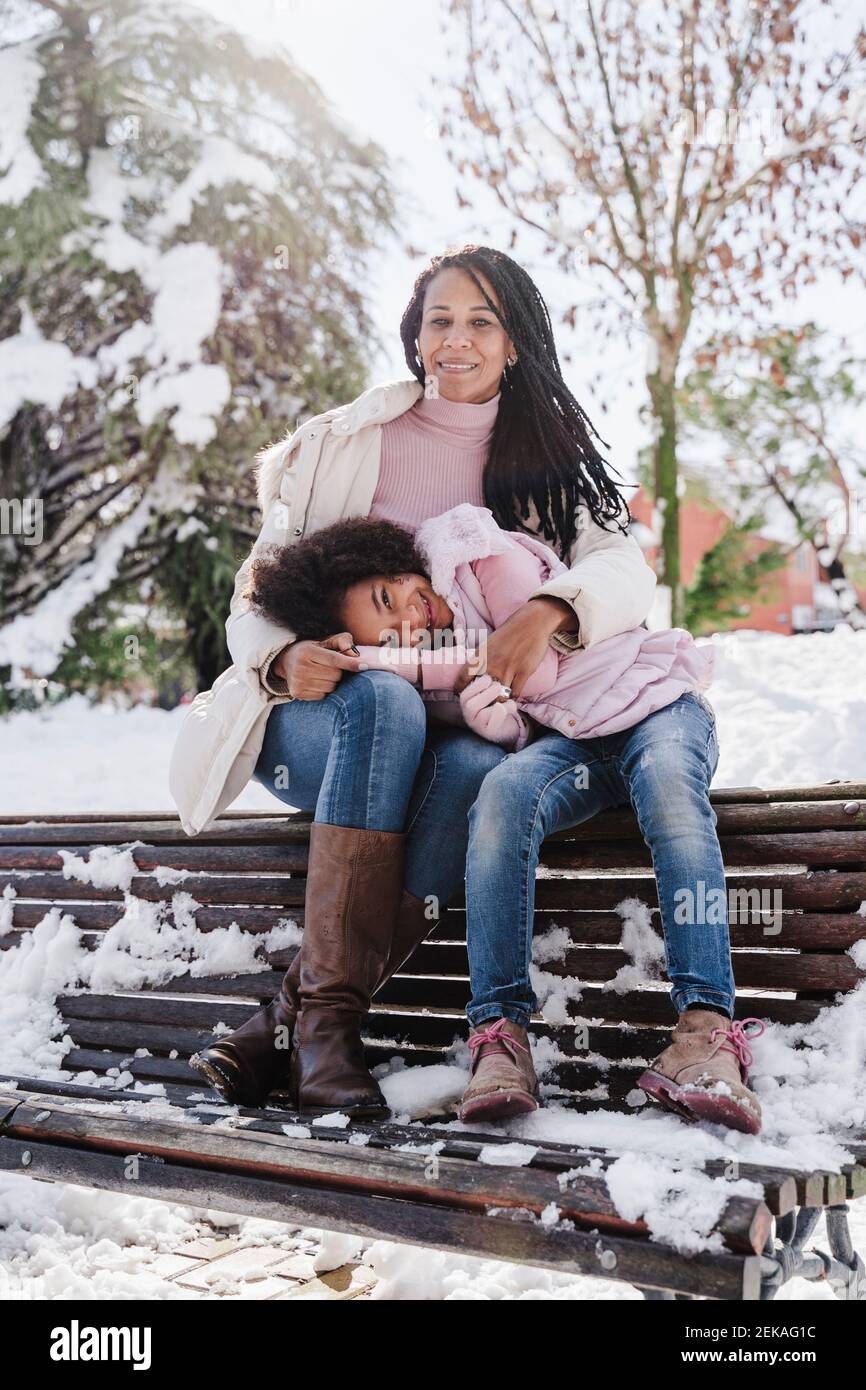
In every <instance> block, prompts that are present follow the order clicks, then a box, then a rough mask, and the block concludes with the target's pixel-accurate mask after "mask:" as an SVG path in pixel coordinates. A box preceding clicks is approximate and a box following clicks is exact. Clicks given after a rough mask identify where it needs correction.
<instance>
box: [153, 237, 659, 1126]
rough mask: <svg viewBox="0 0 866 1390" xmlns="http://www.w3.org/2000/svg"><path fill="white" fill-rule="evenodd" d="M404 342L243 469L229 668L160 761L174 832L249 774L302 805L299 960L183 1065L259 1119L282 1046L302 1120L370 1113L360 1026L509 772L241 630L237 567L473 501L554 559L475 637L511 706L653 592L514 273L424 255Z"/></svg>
mask: <svg viewBox="0 0 866 1390" xmlns="http://www.w3.org/2000/svg"><path fill="white" fill-rule="evenodd" d="M401 337H402V340H403V344H404V350H405V354H406V361H407V364H408V366H409V369H410V371H411V373H412V377H411V378H410V379H409V380H405V379H403V380H398V381H395V382H390V383H387V384H385V385H383V386H378V387H373V388H371V389H370V390H368V391H365V392H364V393H363V394H362V395H361V396H360V397H359V398H358V399H357V400H356V401H355V402H353V403H352V405H350V406H348V407H340V408H337V409H334V410H329V411H327V412H325V413H324V414H323V415H320V416H316V417H315V418H314V419H313V420H311V421H308V422H307V424H305V425H303V426H302V427H301V428H300V429H298V430H296V431H295V433H294V434H293V435H292V436H291V437H290V438H289V439H288V440H287V441H285V442H284V443H282V444H280V445H277V446H274V447H273V448H271V449H270V450H268V451H266V452H265V453H264V454H263V455H262V457H261V460H260V468H259V474H258V495H259V502H260V505H261V508H262V512H263V514H264V522H263V525H262V529H261V533H260V535H259V537H258V539H257V541H256V543H255V545H254V546H253V549H252V551H251V553H250V555H249V556H248V557H247V559H246V560H245V562H244V563H243V565H242V566H241V568H240V570H239V571H238V575H237V579H236V583H235V591H234V596H233V599H232V603H231V613H230V615H229V618H228V620H227V623H226V632H227V638H228V644H229V649H230V651H231V655H232V658H233V665H232V666H231V667H230V668H229V669H228V671H225V672H223V674H222V675H221V676H220V677H219V678H218V680H217V681H216V682H215V684H214V687H213V689H212V690H210V691H206V692H203V693H202V694H201V695H199V696H197V698H196V700H195V701H194V702H193V704H192V705H191V706H190V709H189V711H188V713H187V716H186V719H185V721H184V725H183V727H182V729H181V733H180V735H179V738H178V742H177V744H176V747H175V751H174V755H173V758H172V766H171V770H170V784H171V788H172V794H173V796H174V798H175V800H176V802H177V805H178V809H179V812H180V815H181V820H182V823H183V825H184V828H185V830H186V831H187V833H188V834H197V833H199V832H200V831H201V830H202V829H204V828H205V827H206V826H208V825H209V824H210V823H211V821H212V820H213V818H214V816H216V815H217V814H218V813H219V812H220V811H221V810H223V809H224V808H225V807H226V806H228V805H230V804H231V802H232V801H233V800H234V798H235V797H236V796H237V795H238V793H239V792H240V791H241V789H242V788H243V786H244V785H245V783H246V782H247V781H248V780H249V778H250V776H253V775H255V777H256V778H257V779H258V780H259V781H261V782H262V783H263V784H264V785H266V786H268V787H269V788H270V789H271V790H273V791H274V793H275V795H277V796H278V797H279V798H280V799H281V800H283V801H284V802H286V803H288V804H290V805H292V806H296V807H299V808H301V809H303V810H309V811H312V812H314V821H313V824H312V825H311V828H310V853H309V865H308V876H307V892H306V909H305V918H304V939H303V945H302V948H301V950H300V952H299V953H298V956H297V958H296V961H295V962H294V964H293V967H292V969H290V970H289V971H288V972H287V974H286V977H285V979H284V980H283V984H282V987H281V989H280V993H279V994H278V995H277V997H276V998H275V999H273V1000H272V1001H271V1003H270V1004H268V1005H267V1006H266V1007H265V1008H263V1009H260V1010H259V1011H258V1012H257V1013H256V1014H255V1015H253V1017H252V1018H251V1019H250V1020H248V1022H247V1023H246V1024H245V1025H244V1026H243V1027H242V1028H240V1029H238V1030H237V1032H235V1033H232V1034H230V1035H227V1036H226V1037H224V1038H220V1040H219V1042H217V1043H214V1044H213V1045H212V1046H211V1047H208V1048H206V1049H204V1050H203V1052H201V1053H200V1054H198V1056H197V1057H196V1058H195V1059H193V1065H194V1067H195V1068H196V1070H198V1071H199V1072H200V1074H202V1075H203V1076H205V1077H206V1078H207V1079H208V1080H209V1081H210V1082H211V1083H212V1084H213V1085H214V1086H216V1088H217V1089H218V1090H219V1091H220V1093H221V1094H222V1095H223V1096H224V1097H225V1098H226V1099H228V1100H230V1101H235V1102H242V1103H246V1104H255V1103H260V1102H261V1101H263V1100H264V1099H265V1098H266V1097H267V1095H268V1094H269V1093H270V1091H271V1090H273V1089H274V1088H275V1087H277V1086H285V1085H287V1084H288V1083H289V1072H290V1067H289V1056H290V1050H293V1052H294V1065H293V1068H292V1071H293V1077H294V1083H295V1087H296V1100H297V1104H298V1106H299V1108H300V1109H303V1110H309V1111H310V1112H311V1113H315V1112H316V1111H322V1110H333V1109H341V1110H344V1111H348V1112H350V1113H355V1114H381V1113H386V1111H387V1107H386V1106H385V1103H384V1098H383V1096H382V1093H381V1091H380V1090H379V1087H378V1085H377V1084H376V1083H375V1081H374V1080H373V1078H372V1077H371V1076H370V1074H369V1072H368V1070H367V1068H366V1066H365V1064H364V1059H363V1049H362V1046H361V1037H360V1026H361V1019H362V1018H363V1016H364V1013H365V1012H366V1011H367V1009H368V1007H369V1003H370V999H371V997H372V995H373V993H374V992H375V990H376V989H377V988H379V986H380V985H381V984H382V983H383V982H384V980H386V979H387V978H389V976H390V975H391V974H392V973H393V971H394V970H396V969H397V968H399V966H400V965H401V964H402V962H403V960H404V959H406V957H407V956H408V955H409V954H411V951H412V950H413V949H414V947H415V946H416V945H417V944H418V943H419V942H420V941H421V940H423V938H424V936H426V935H427V933H428V932H429V931H430V930H432V928H433V926H434V925H435V907H436V906H438V905H442V904H444V903H446V902H447V901H448V899H449V898H450V897H451V896H452V895H453V894H454V893H456V892H457V891H458V890H459V889H460V888H461V886H462V883H463V875H464V867H465V854H466V848H467V841H468V830H469V811H470V809H471V807H472V805H473V803H474V802H475V799H476V797H477V795H478V791H479V788H480V787H481V785H482V783H483V782H484V779H485V777H486V776H487V774H488V773H489V772H491V771H492V770H493V769H494V768H495V767H496V766H497V764H498V763H499V762H500V761H501V760H502V758H503V757H505V753H504V750H503V749H501V748H499V747H497V746H496V745H494V744H491V743H489V742H488V741H486V740H485V739H483V738H481V737H479V736H478V735H477V734H475V733H473V732H472V731H471V730H469V729H467V728H466V727H465V726H455V725H454V724H453V723H452V724H451V725H450V726H449V724H448V723H447V722H445V721H446V719H447V716H446V717H445V719H440V720H438V721H435V722H433V723H431V725H429V726H428V722H427V716H426V711H425V709H424V705H423V702H422V701H421V699H420V698H419V696H418V693H417V692H416V691H415V690H414V689H413V688H412V687H411V686H410V685H409V684H408V683H407V682H402V681H395V680H394V679H393V677H392V676H390V675H389V673H387V672H384V671H370V670H367V671H364V670H362V669H360V668H361V665H362V663H361V661H360V658H359V657H357V656H354V655H353V654H352V652H351V650H350V649H351V645H352V637H351V634H349V633H346V632H335V633H322V634H321V636H320V639H319V640H318V641H314V640H302V641H296V640H295V637H296V634H295V633H293V632H292V631H291V630H290V629H287V628H284V627H281V626H280V625H278V624H274V623H271V622H269V621H268V620H267V619H266V618H264V617H262V616H261V615H259V614H256V613H255V612H254V611H253V610H252V607H251V605H250V602H249V600H248V599H247V598H245V597H244V592H245V590H246V589H247V585H248V580H249V572H250V566H251V563H252V561H253V559H254V558H255V557H256V555H257V554H259V553H260V552H261V550H262V549H263V548H264V547H266V546H270V545H272V544H274V543H277V544H282V545H291V544H294V543H296V542H297V541H298V540H300V539H301V538H303V537H304V536H307V535H310V534H312V533H314V532H315V531H317V530H319V529H321V528H322V527H324V526H326V525H328V524H330V523H332V522H334V521H336V520H338V519H339V518H341V517H346V516H353V515H360V516H368V515H369V516H374V517H386V518H390V519H391V520H395V521H398V522H399V523H401V524H402V525H405V526H408V527H410V528H414V527H417V526H418V525H420V524H421V523H422V522H424V521H425V520H427V518H428V517H431V516H434V515H437V514H439V513H441V512H443V511H446V510H447V509H448V508H449V507H451V506H454V505H456V504H457V503H460V502H466V501H468V502H471V503H473V504H475V505H479V506H482V505H484V506H488V507H489V508H490V510H491V512H492V513H493V515H494V517H495V518H496V520H497V522H499V524H500V525H501V526H502V527H503V528H505V529H506V530H515V529H517V530H523V531H525V532H526V533H527V534H531V535H536V536H538V537H539V538H543V539H545V540H547V541H549V542H550V543H551V544H552V545H553V546H554V547H555V548H556V551H557V553H558V554H559V555H561V556H562V558H563V561H564V563H565V564H566V565H567V570H566V571H565V572H564V573H563V574H560V575H557V576H556V577H554V578H553V579H551V580H550V581H549V582H547V583H545V584H543V585H539V587H538V589H537V591H536V592H535V593H533V594H532V595H530V596H528V597H527V600H526V602H525V603H523V604H522V605H521V606H520V608H519V609H518V610H517V611H516V612H515V613H514V614H513V615H512V617H511V618H509V620H508V622H506V623H503V624H502V626H501V627H500V628H499V629H498V630H497V631H496V632H495V633H494V634H493V635H492V636H491V638H490V642H489V645H488V660H489V662H490V668H491V671H493V672H494V673H495V674H496V675H497V676H498V677H500V678H501V679H502V680H503V681H504V682H505V683H507V684H508V685H510V686H511V688H512V689H513V691H514V692H515V694H519V693H520V689H521V688H522V685H523V684H524V682H525V681H526V680H527V679H528V678H529V677H530V676H531V675H532V673H533V671H534V670H535V669H536V667H537V666H538V665H539V664H540V663H541V661H542V660H543V658H544V656H545V654H546V652H547V650H548V648H549V646H550V645H551V644H553V645H554V646H555V647H556V648H557V649H558V650H572V649H574V648H576V647H584V648H591V646H592V645H593V644H594V643H596V642H600V641H603V640H604V639H605V638H607V637H610V636H612V635H613V634H615V633H617V632H622V631H624V630H625V629H627V628H633V627H634V626H636V625H637V624H639V623H641V622H642V621H643V619H644V618H645V617H646V614H647V613H648V611H649V607H650V604H651V601H652V596H653V590H654V587H655V577H654V575H653V574H652V572H651V571H650V569H649V567H648V566H647V564H646V563H645V561H644V558H643V555H642V554H641V551H640V549H639V547H638V546H637V543H636V542H635V541H634V539H633V538H632V537H631V536H629V535H628V533H627V530H626V526H627V522H628V508H627V507H626V506H625V504H624V503H623V501H622V498H621V496H620V494H619V492H618V490H617V488H616V487H615V485H614V484H613V482H612V481H611V479H610V478H609V477H608V475H607V472H606V470H605V465H604V461H603V459H602V458H601V456H600V454H599V453H598V451H597V450H596V448H595V446H594V444H593V442H592V438H591V432H592V433H594V431H593V430H592V426H591V425H590V423H589V421H588V420H587V418H586V416H585V415H584V413H583V411H582V410H581V408H580V406H579V405H578V404H577V402H576V401H575V399H574V397H573V396H572V395H571V393H570V392H569V390H568V388H567V387H566V385H565V383H564V381H563V379H562V374H561V371H560V367H559V362H558V359H557V354H556V348H555V345H554V341H553V333H552V329H551V325H550V317H549V314H548V312H547V308H546V305H545V304H544V301H543V299H542V298H541V295H540V294H539V292H538V289H537V288H536V286H535V284H534V283H533V281H532V280H531V278H530V277H529V276H528V275H527V273H526V272H525V271H524V270H523V269H522V268H521V267H520V266H519V265H518V264H517V263H516V262H515V261H513V260H512V259H511V258H510V257H508V256H506V255H504V254H503V253H501V252H497V251H494V250H491V249H490V248H487V247H477V246H469V247H464V248H463V249H462V250H460V251H457V252H455V253H453V254H448V255H444V256H438V257H434V258H433V260H432V262H431V264H430V266H429V267H428V268H427V269H426V270H424V271H423V272H422V274H421V275H420V276H419V277H418V280H417V281H416V283H415V287H414V290H413V294H412V297H411V300H410V302H409V304H408V306H407V308H406V311H405V313H404V315H403V320H402V324H401ZM596 437H598V436H596ZM395 742H396V744H397V746H399V748H400V752H401V756H400V758H399V759H396V758H394V756H393V749H394V745H395Z"/></svg>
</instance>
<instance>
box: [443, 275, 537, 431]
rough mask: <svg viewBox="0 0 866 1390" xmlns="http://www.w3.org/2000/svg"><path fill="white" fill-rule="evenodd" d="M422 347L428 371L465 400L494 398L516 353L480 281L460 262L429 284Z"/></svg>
mask: <svg viewBox="0 0 866 1390" xmlns="http://www.w3.org/2000/svg"><path fill="white" fill-rule="evenodd" d="M478 278H479V280H480V281H481V283H482V285H483V286H484V290H485V293H486V294H488V295H489V296H490V299H491V300H492V302H493V303H494V304H495V305H496V307H497V309H499V311H500V313H501V312H502V305H501V304H500V303H499V300H498V299H497V297H496V295H495V294H494V292H493V288H492V286H491V285H490V284H489V283H488V281H487V279H486V278H485V276H483V275H481V274H479V275H478ZM418 352H419V353H420V356H421V361H422V363H423V367H424V375H425V376H426V377H427V378H430V377H433V378H434V379H435V381H436V383H437V385H438V390H439V395H440V396H443V397H445V399H446V400H449V401H462V402H463V403H464V404H466V405H473V404H474V405H481V404H483V403H484V401H489V400H492V399H493V397H494V396H495V395H496V392H497V391H498V390H499V386H500V378H501V376H502V372H503V369H504V367H505V364H506V359H507V358H508V357H512V356H516V355H517V354H516V351H515V347H514V344H513V343H512V341H511V339H510V338H509V336H508V334H507V333H506V332H505V329H504V328H503V327H502V325H501V324H500V322H499V320H498V319H497V317H496V315H495V314H493V313H491V311H490V310H489V309H488V307H487V305H486V304H485V303H484V296H483V295H482V294H481V292H480V291H479V289H478V286H477V285H476V284H475V281H474V280H472V279H471V278H470V277H469V276H468V275H467V274H466V271H465V270H460V269H459V268H458V267H457V266H448V267H447V268H446V269H445V270H440V271H439V272H438V273H437V274H436V275H434V276H433V279H432V280H431V281H430V283H429V285H428V286H427V289H426V291H425V293H424V309H423V313H422V315H421V328H420V330H419V333H418Z"/></svg>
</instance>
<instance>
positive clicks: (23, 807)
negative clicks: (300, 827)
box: [0, 694, 285, 816]
mask: <svg viewBox="0 0 866 1390" xmlns="http://www.w3.org/2000/svg"><path fill="white" fill-rule="evenodd" d="M186 710H187V706H186V705H178V706H177V708H176V709H173V710H163V709H157V708H149V707H148V706H146V705H136V706H134V707H133V708H131V709H123V708H121V707H119V706H117V705H112V704H109V703H107V702H106V703H104V704H99V705H93V704H90V703H89V702H88V700H86V699H85V697H84V696H83V695H78V694H75V695H71V696H70V697H69V699H68V700H64V701H62V703H60V704H58V705H46V706H44V707H43V708H42V709H41V710H23V711H21V713H19V714H14V715H11V716H10V717H8V718H6V719H2V718H0V763H2V766H3V778H2V784H0V814H3V815H28V814H37V815H38V814H45V815H55V814H60V813H62V812H72V811H93V810H102V811H108V812H112V811H115V812H129V811H145V810H147V811H168V812H169V813H170V814H171V815H173V816H174V815H177V808H176V806H175V805H174V802H173V801H172V799H171V795H170V793H169V790H168V764H169V759H170V757H171V750H172V747H173V746H174V742H175V739H176V738H177V734H178V730H179V729H180V726H181V723H182V722H183V718H184V715H185V714H186ZM235 807H236V808H237V809H240V810H245V811H246V810H259V811H264V810H270V811H273V812H277V811H278V810H282V811H284V810H285V805H284V803H281V802H278V801H277V799H276V797H274V796H273V795H272V794H271V793H270V792H268V791H266V790H265V788H264V787H263V786H262V785H261V783H259V782H256V781H255V780H253V781H251V782H250V783H249V784H248V785H247V786H246V787H245V788H244V791H243V793H242V794H241V796H240V797H239V798H238V800H237V801H236V802H235Z"/></svg>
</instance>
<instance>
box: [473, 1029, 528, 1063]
mask: <svg viewBox="0 0 866 1390" xmlns="http://www.w3.org/2000/svg"><path fill="white" fill-rule="evenodd" d="M507 1024H508V1019H507V1018H497V1019H496V1021H495V1022H494V1023H492V1024H491V1025H490V1027H489V1028H484V1029H483V1030H481V1031H479V1032H477V1033H471V1034H470V1035H469V1052H470V1055H471V1057H472V1062H471V1067H470V1070H472V1071H474V1070H475V1068H476V1066H477V1065H478V1062H479V1060H480V1057H481V1053H480V1052H479V1051H478V1049H479V1048H480V1047H483V1046H484V1044H485V1043H493V1044H494V1047H493V1051H492V1052H488V1054H487V1055H488V1057H492V1056H494V1055H495V1054H496V1053H497V1052H500V1053H501V1054H502V1056H503V1057H510V1058H511V1060H512V1061H515V1060H516V1058H515V1056H514V1053H513V1052H512V1051H510V1050H509V1049H511V1048H520V1051H521V1052H528V1051H529V1048H528V1047H524V1046H523V1043H522V1042H518V1040H517V1038H515V1037H514V1035H513V1034H512V1033H509V1031H508V1028H507ZM496 1043H505V1044H506V1046H505V1047H501V1046H500V1047H497V1046H495V1044H496Z"/></svg>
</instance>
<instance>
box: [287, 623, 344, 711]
mask: <svg viewBox="0 0 866 1390" xmlns="http://www.w3.org/2000/svg"><path fill="white" fill-rule="evenodd" d="M353 651H357V648H356V647H355V639H354V638H353V636H352V634H351V632H337V633H335V634H334V635H333V637H325V638H323V640H322V641H321V642H292V643H290V645H289V646H288V647H284V648H283V650H282V651H281V652H280V655H279V656H278V657H277V659H276V660H275V661H274V662H273V663H272V666H271V670H272V671H273V673H274V675H276V676H282V678H283V680H284V681H285V682H286V685H287V686H288V689H289V694H290V695H294V697H295V699H296V700H322V699H324V697H325V696H326V695H330V693H331V691H332V690H335V689H336V687H337V686H338V685H339V683H340V681H341V680H342V678H343V672H344V671H365V670H366V669H367V668H366V665H365V663H364V662H363V661H362V660H361V658H360V656H352V655H351V653H352V652H353Z"/></svg>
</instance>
